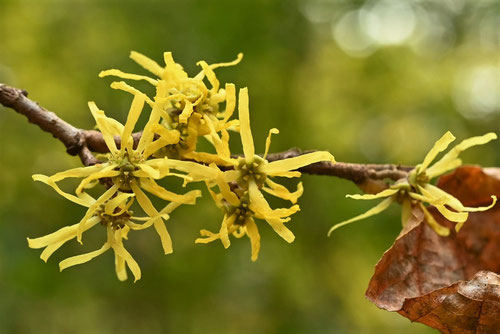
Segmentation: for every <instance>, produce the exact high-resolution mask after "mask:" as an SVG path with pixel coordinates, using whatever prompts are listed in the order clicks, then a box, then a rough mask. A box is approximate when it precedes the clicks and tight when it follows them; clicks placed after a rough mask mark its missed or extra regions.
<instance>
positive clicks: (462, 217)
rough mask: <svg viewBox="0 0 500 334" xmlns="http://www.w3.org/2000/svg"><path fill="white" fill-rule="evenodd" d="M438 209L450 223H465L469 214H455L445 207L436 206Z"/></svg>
mask: <svg viewBox="0 0 500 334" xmlns="http://www.w3.org/2000/svg"><path fill="white" fill-rule="evenodd" d="M436 209H438V211H439V212H440V213H441V214H442V215H443V216H444V217H445V218H446V219H448V220H449V221H452V222H455V223H464V222H465V221H466V220H467V218H468V217H469V214H468V213H467V212H455V211H451V210H449V209H447V208H446V207H445V206H444V205H436Z"/></svg>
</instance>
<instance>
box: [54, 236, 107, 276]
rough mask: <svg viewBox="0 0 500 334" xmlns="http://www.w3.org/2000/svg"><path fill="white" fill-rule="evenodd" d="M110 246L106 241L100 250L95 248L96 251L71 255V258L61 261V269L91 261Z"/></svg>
mask: <svg viewBox="0 0 500 334" xmlns="http://www.w3.org/2000/svg"><path fill="white" fill-rule="evenodd" d="M109 248H110V246H109V243H107V242H106V243H105V244H104V245H103V246H102V247H101V248H100V249H98V250H95V251H93V252H90V253H85V254H81V255H76V256H72V257H69V258H67V259H65V260H62V261H61V262H59V269H60V270H61V271H63V270H64V269H66V268H69V267H72V266H76V265H78V264H82V263H86V262H89V261H90V260H92V259H93V258H95V257H97V256H99V255H101V254H103V253H104V252H106V251H107V250H108V249H109Z"/></svg>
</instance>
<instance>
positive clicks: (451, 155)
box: [427, 132, 497, 178]
mask: <svg viewBox="0 0 500 334" xmlns="http://www.w3.org/2000/svg"><path fill="white" fill-rule="evenodd" d="M493 139H497V135H496V134H494V133H493V132H490V133H487V134H485V135H484V136H478V137H472V138H469V139H465V140H464V141H462V142H461V143H460V144H458V145H457V146H455V147H454V148H452V149H451V150H450V151H449V152H448V153H446V154H445V155H444V156H443V157H442V158H441V159H440V160H439V161H438V162H436V163H435V164H434V165H433V166H431V167H429V168H428V169H427V175H428V176H429V177H430V178H433V177H435V176H438V175H441V174H443V173H445V172H447V171H449V170H452V169H455V168H456V167H458V166H456V161H457V158H458V155H459V154H460V153H462V152H463V151H465V150H467V149H469V148H471V147H472V146H478V145H484V144H486V143H488V142H490V141H492V140H493Z"/></svg>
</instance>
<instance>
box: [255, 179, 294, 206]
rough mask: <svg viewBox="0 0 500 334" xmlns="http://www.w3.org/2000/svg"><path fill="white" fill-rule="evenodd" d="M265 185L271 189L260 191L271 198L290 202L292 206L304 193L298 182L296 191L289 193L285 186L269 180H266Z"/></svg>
mask: <svg viewBox="0 0 500 334" xmlns="http://www.w3.org/2000/svg"><path fill="white" fill-rule="evenodd" d="M266 184H267V185H269V186H270V187H271V188H266V187H263V188H262V190H264V191H265V192H267V193H268V194H271V195H273V196H276V197H279V198H282V199H284V200H287V201H290V202H292V203H293V204H295V203H297V199H298V198H299V197H300V196H302V194H303V193H304V187H303V186H302V182H299V184H298V185H297V190H296V191H294V192H290V191H289V190H288V189H287V188H286V187H285V186H282V185H281V184H278V183H276V182H273V181H272V180H271V179H270V178H267V179H266Z"/></svg>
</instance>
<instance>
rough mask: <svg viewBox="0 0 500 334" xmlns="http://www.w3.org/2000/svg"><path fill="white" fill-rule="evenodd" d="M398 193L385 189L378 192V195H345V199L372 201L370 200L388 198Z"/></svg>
mask: <svg viewBox="0 0 500 334" xmlns="http://www.w3.org/2000/svg"><path fill="white" fill-rule="evenodd" d="M398 191H399V189H391V188H389V189H385V190H382V191H381V192H379V193H378V194H365V195H358V194H355V195H346V197H349V198H352V199H358V200H359V199H361V200H372V199H377V198H383V197H389V196H392V195H394V194H396V193H397V192H398Z"/></svg>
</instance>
